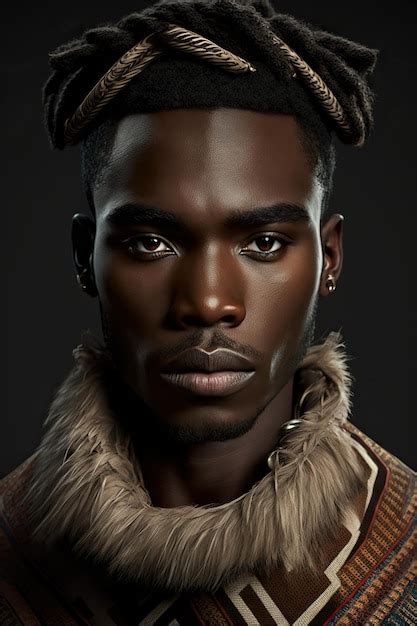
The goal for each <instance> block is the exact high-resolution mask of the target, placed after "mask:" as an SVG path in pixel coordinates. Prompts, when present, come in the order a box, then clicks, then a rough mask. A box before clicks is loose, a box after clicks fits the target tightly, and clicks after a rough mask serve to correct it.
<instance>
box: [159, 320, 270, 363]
mask: <svg viewBox="0 0 417 626" xmlns="http://www.w3.org/2000/svg"><path fill="white" fill-rule="evenodd" d="M192 348H198V349H200V350H205V351H206V352H214V351H215V350H220V349H224V350H231V351H233V352H237V353H239V354H241V355H242V356H243V357H246V358H247V359H248V360H254V361H256V360H257V359H259V358H260V357H261V354H260V353H259V351H258V350H255V348H253V347H252V346H249V345H247V344H246V345H245V344H243V345H242V344H240V343H237V342H236V341H234V340H233V339H231V337H229V336H227V335H226V334H225V333H224V332H223V331H222V330H220V329H218V328H217V329H216V330H214V331H212V332H210V334H209V333H208V332H207V330H206V329H204V328H202V329H199V330H197V331H195V332H192V333H190V334H189V335H187V337H185V338H184V340H183V341H181V342H179V343H177V344H175V345H174V346H164V347H163V348H161V350H158V352H157V354H155V355H154V358H155V360H157V361H158V362H159V363H161V362H163V363H166V362H167V361H171V360H173V359H175V358H176V357H177V356H178V355H179V354H181V353H183V352H184V351H186V350H189V349H192Z"/></svg>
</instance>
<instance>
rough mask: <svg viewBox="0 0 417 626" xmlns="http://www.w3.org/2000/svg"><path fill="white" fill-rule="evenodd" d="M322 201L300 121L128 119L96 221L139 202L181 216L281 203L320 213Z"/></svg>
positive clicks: (249, 114)
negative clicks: (208, 210) (183, 214)
mask: <svg viewBox="0 0 417 626" xmlns="http://www.w3.org/2000/svg"><path fill="white" fill-rule="evenodd" d="M321 195H322V189H321V187H320V185H319V183H318V180H317V178H316V176H315V171H314V166H313V165H312V163H311V158H309V156H308V154H307V152H306V150H305V148H304V146H303V143H302V139H301V130H300V128H299V126H298V124H297V122H296V120H295V118H294V117H292V116H289V115H283V114H275V113H260V112H256V111H248V110H242V109H228V108H221V109H207V110H203V109H177V110H169V111H159V112H157V113H148V114H136V115H130V116H127V117H125V118H123V119H122V120H121V121H120V122H119V123H118V125H117V128H116V132H115V137H114V141H113V145H112V148H111V150H110V154H109V158H108V160H107V163H106V166H105V175H104V176H103V177H102V182H101V184H100V185H99V187H98V188H97V189H96V190H95V193H94V200H95V206H96V210H97V216H98V218H99V217H100V216H103V217H104V215H105V214H107V213H108V212H109V211H111V210H112V209H113V208H114V207H115V206H116V205H118V204H122V203H126V202H135V201H137V200H143V201H150V202H152V203H153V204H154V205H155V204H158V205H160V206H162V207H165V208H169V209H170V210H177V211H178V212H182V211H186V209H187V207H192V208H193V210H194V211H196V209H198V208H200V209H201V210H202V211H203V210H204V207H206V208H207V209H208V208H210V211H211V212H212V211H213V208H214V207H216V208H217V209H218V210H219V211H223V210H227V208H228V207H229V208H231V209H232V208H244V207H245V206H247V207H250V206H256V205H265V204H268V202H269V203H272V202H280V201H281V202H292V203H294V204H302V205H304V206H306V207H307V208H308V209H309V210H310V212H312V213H313V214H315V213H316V212H317V211H318V213H319V212H320V204H321ZM312 217H315V216H314V215H312Z"/></svg>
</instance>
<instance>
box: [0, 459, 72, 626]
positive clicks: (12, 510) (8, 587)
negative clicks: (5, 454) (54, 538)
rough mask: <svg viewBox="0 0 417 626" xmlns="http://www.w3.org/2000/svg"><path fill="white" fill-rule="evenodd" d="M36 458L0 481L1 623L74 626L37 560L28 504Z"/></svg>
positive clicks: (27, 461) (35, 625)
mask: <svg viewBox="0 0 417 626" xmlns="http://www.w3.org/2000/svg"><path fill="white" fill-rule="evenodd" d="M35 459H36V455H33V456H31V457H29V458H28V459H27V460H26V461H24V462H23V463H22V464H21V465H20V466H19V467H17V468H16V469H15V470H14V471H12V472H11V473H10V474H8V475H7V476H5V477H4V478H3V479H2V480H1V481H0V622H1V624H16V625H19V624H22V625H30V626H38V625H39V626H41V625H42V624H46V623H48V624H49V623H55V624H62V625H63V626H73V625H74V624H76V623H79V622H77V621H75V620H74V619H73V617H72V616H71V614H70V613H68V611H67V610H66V608H65V606H64V605H63V604H62V602H61V601H60V600H59V599H58V598H57V597H56V593H55V590H54V589H53V587H52V586H51V584H50V582H49V580H48V576H47V572H46V571H44V570H43V569H42V567H39V561H38V560H37V558H36V556H37V552H36V550H37V548H36V544H35V542H34V541H33V536H32V532H31V528H30V524H29V516H28V510H27V505H26V494H27V491H28V488H29V485H30V479H31V476H32V473H33V469H34V463H35Z"/></svg>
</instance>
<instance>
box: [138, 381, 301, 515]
mask: <svg viewBox="0 0 417 626" xmlns="http://www.w3.org/2000/svg"><path fill="white" fill-rule="evenodd" d="M292 413H293V378H291V380H290V381H289V382H288V383H287V384H286V385H285V387H284V388H283V389H282V390H281V391H280V392H279V393H278V394H277V395H276V396H275V397H274V398H273V399H272V400H271V401H270V402H269V403H268V405H267V406H266V407H265V408H264V409H263V410H262V411H261V413H260V414H259V415H258V417H257V419H256V422H255V424H254V425H253V426H252V428H251V429H250V430H248V431H247V432H246V433H245V434H243V435H241V436H240V437H237V438H235V439H229V440H226V441H206V442H200V443H193V444H188V445H183V446H176V445H173V444H172V443H171V444H169V443H168V442H167V441H166V440H163V439H161V438H160V437H159V438H157V437H155V436H152V435H151V434H149V433H148V434H146V435H145V436H143V434H142V433H141V439H140V444H138V445H137V447H136V449H137V454H138V457H139V458H140V465H141V470H142V476H143V481H144V484H145V486H146V489H147V491H148V492H149V495H150V498H151V501H152V504H153V505H154V506H159V507H176V506H181V505H195V504H198V505H205V504H214V503H216V504H223V503H225V502H229V501H231V500H234V499H235V498H237V497H239V496H240V495H242V494H243V493H245V492H247V491H248V490H249V489H250V488H251V487H252V485H253V484H254V483H256V482H257V481H258V480H260V479H261V478H262V477H263V476H265V475H266V474H267V473H268V472H269V471H270V470H269V468H268V465H267V462H266V459H267V457H268V455H269V453H270V452H271V451H272V450H273V449H274V447H275V444H276V441H277V439H278V433H279V430H280V428H281V426H282V425H283V424H284V422H286V421H288V420H290V419H291V417H292Z"/></svg>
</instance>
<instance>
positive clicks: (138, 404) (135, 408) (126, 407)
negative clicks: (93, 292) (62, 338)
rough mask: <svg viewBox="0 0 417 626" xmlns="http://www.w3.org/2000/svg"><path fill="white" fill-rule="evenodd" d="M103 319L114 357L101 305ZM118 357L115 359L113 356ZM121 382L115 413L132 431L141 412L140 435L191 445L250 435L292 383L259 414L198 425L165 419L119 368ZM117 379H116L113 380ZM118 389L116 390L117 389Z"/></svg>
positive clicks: (305, 342) (301, 352) (310, 322)
mask: <svg viewBox="0 0 417 626" xmlns="http://www.w3.org/2000/svg"><path fill="white" fill-rule="evenodd" d="M318 299H319V298H318V294H317V296H316V297H315V299H314V301H313V303H312V305H311V306H310V311H309V314H308V316H307V320H306V324H305V326H304V331H303V334H302V336H301V338H300V341H299V342H298V346H297V349H296V351H295V353H294V355H293V358H292V361H291V367H290V369H291V372H292V375H293V374H294V373H295V372H296V370H297V369H298V367H299V366H300V364H301V362H302V360H303V359H304V357H305V355H306V353H307V350H308V348H309V347H310V346H311V345H312V344H313V342H314V337H315V330H316V318H317V308H318ZM100 312H101V320H102V332H103V338H104V343H105V345H106V348H107V351H108V352H109V354H110V356H111V355H113V354H114V352H113V346H114V341H113V333H112V330H111V328H112V327H111V323H110V320H109V317H108V316H107V314H106V313H105V311H104V310H103V308H102V306H101V304H100ZM113 360H114V359H113ZM115 374H116V376H117V377H118V381H117V384H116V385H114V386H113V385H112V386H113V392H112V396H113V403H114V406H115V412H116V414H117V415H120V413H122V415H123V420H124V421H125V422H126V423H127V427H128V428H129V430H130V431H131V432H132V433H134V431H135V430H136V431H137V430H138V426H137V424H138V420H137V416H138V415H141V416H142V418H141V420H140V435H141V436H143V435H145V434H147V435H150V436H151V437H155V438H157V439H161V438H162V439H163V440H164V441H165V442H166V443H167V444H168V445H175V446H181V445H188V444H198V443H205V442H207V441H227V440H229V439H236V438H237V437H241V436H242V435H244V434H246V433H247V432H249V431H250V430H251V428H253V426H254V425H255V423H256V421H257V420H258V418H259V416H260V415H261V413H262V412H263V411H264V409H265V408H266V407H267V406H268V404H269V403H270V402H271V401H272V400H273V398H275V397H276V395H277V394H278V393H279V392H280V391H281V390H282V389H283V387H284V386H285V385H286V384H287V383H288V381H289V379H290V377H288V379H287V380H284V381H283V384H281V385H280V386H279V387H278V388H277V390H276V391H275V393H274V394H273V396H272V397H269V398H268V399H267V401H266V402H265V403H264V404H262V405H260V406H259V408H258V409H257V411H256V412H255V414H253V415H251V416H250V417H248V418H246V419H245V420H240V421H239V422H236V423H231V422H230V421H224V422H221V423H216V424H213V421H212V420H210V419H208V420H206V421H204V420H203V421H200V422H199V423H198V424H181V423H173V422H170V421H169V420H164V419H162V418H161V417H160V416H159V415H158V414H157V413H155V411H154V410H153V409H152V407H150V406H149V405H148V404H147V403H146V402H145V401H144V400H143V398H142V397H141V396H139V395H138V394H137V393H136V392H135V391H133V389H132V388H131V387H130V386H128V385H127V383H125V382H124V381H122V379H121V378H120V376H119V375H118V373H117V371H115ZM113 382H114V381H113ZM115 390H116V391H115ZM205 402H206V403H207V406H208V410H209V407H210V397H206V398H205Z"/></svg>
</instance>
